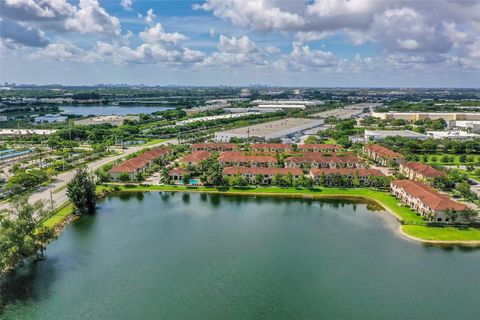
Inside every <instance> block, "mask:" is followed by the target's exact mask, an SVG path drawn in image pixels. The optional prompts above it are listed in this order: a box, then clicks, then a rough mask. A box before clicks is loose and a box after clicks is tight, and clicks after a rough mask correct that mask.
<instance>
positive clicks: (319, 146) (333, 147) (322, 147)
mask: <svg viewBox="0 0 480 320" xmlns="http://www.w3.org/2000/svg"><path fill="white" fill-rule="evenodd" d="M297 148H298V149H299V150H302V149H320V150H337V151H338V150H341V149H343V148H342V147H341V146H338V145H336V144H299V145H298V146H297Z"/></svg>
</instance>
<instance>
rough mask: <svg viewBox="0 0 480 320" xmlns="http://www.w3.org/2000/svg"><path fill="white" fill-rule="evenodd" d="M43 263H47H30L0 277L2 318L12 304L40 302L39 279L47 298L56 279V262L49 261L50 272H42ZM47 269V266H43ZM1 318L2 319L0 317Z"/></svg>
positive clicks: (0, 311)
mask: <svg viewBox="0 0 480 320" xmlns="http://www.w3.org/2000/svg"><path fill="white" fill-rule="evenodd" d="M41 263H45V261H36V262H35V261H29V262H26V263H25V266H23V267H19V268H18V269H17V270H15V271H12V272H9V273H7V274H4V275H3V276H1V277H0V316H1V315H2V313H3V312H4V311H5V308H6V307H7V306H8V305H11V304H21V303H25V302H28V301H30V300H35V301H36V300H39V298H40V297H39V290H38V288H37V286H38V280H39V279H38V278H39V277H40V275H41V277H42V282H41V284H42V286H41V291H42V297H41V298H46V297H47V295H48V292H49V289H50V285H51V284H52V283H53V281H54V280H55V278H56V275H57V272H56V268H55V267H54V266H55V260H54V259H50V261H48V266H49V268H48V272H42V271H41V270H40V269H41V268H40V267H41V265H40V264H41ZM43 267H45V266H43ZM0 318H1V317H0Z"/></svg>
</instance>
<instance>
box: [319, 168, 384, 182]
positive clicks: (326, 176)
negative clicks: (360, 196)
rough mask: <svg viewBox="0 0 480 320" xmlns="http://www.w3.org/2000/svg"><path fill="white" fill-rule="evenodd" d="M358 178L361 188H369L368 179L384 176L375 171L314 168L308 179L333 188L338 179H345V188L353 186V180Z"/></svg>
mask: <svg viewBox="0 0 480 320" xmlns="http://www.w3.org/2000/svg"><path fill="white" fill-rule="evenodd" d="M356 176H358V180H359V184H360V186H363V187H369V186H370V185H371V180H370V179H369V178H368V177H371V176H376V177H384V176H385V175H384V174H383V173H382V172H381V171H380V170H377V169H362V168H358V169H357V168H340V169H324V168H320V169H319V168H314V169H311V170H310V177H311V178H312V179H313V181H314V182H315V183H319V182H320V181H323V183H324V184H325V185H326V186H334V185H337V184H338V181H337V180H338V177H342V178H343V179H345V181H346V184H347V186H353V185H354V179H355V177H356Z"/></svg>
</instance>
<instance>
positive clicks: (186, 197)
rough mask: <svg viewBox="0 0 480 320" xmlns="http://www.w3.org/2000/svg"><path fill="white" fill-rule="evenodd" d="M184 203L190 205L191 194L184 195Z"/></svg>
mask: <svg viewBox="0 0 480 320" xmlns="http://www.w3.org/2000/svg"><path fill="white" fill-rule="evenodd" d="M182 201H183V203H185V204H189V203H190V193H184V194H182Z"/></svg>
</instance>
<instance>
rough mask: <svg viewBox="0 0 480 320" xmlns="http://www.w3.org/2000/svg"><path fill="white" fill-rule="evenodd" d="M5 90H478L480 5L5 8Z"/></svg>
mask: <svg viewBox="0 0 480 320" xmlns="http://www.w3.org/2000/svg"><path fill="white" fill-rule="evenodd" d="M0 19H1V20H0V23H1V25H0V36H1V37H0V39H1V42H0V45H1V53H0V54H1V56H0V57H1V60H0V81H1V82H16V83H37V84H46V83H61V84H76V85H77V84H97V83H128V84H140V83H143V84H150V85H169V84H179V85H240V86H242V85H249V84H256V83H262V84H269V85H281V86H329V87H331V86H346V87H349V86H359V87H369V86H376V87H391V86H400V87H478V83H480V82H479V81H480V72H479V70H480V1H477V0H467V1H454V0H421V1H418V0H417V1H412V0H382V1H379V0H349V1H346V0H309V1H308V0H305V1H302V0H294V1H285V0H206V1H201V0H199V1H162V0H159V1H158V0H157V1H141V0H77V1H68V0H0Z"/></svg>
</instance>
